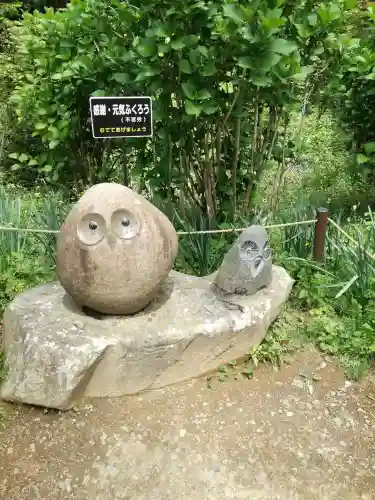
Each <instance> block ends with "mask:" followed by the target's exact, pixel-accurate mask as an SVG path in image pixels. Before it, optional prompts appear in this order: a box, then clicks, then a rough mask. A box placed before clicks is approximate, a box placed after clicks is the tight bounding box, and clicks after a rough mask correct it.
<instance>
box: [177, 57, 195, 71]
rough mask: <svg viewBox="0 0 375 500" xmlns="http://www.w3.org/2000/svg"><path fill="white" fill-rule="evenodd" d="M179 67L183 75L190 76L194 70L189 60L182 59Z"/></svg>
mask: <svg viewBox="0 0 375 500" xmlns="http://www.w3.org/2000/svg"><path fill="white" fill-rule="evenodd" d="M178 67H179V68H180V71H181V73H186V74H188V75H190V74H191V73H192V72H193V70H192V69H191V65H190V63H189V61H188V60H187V59H181V61H180V62H179V65H178Z"/></svg>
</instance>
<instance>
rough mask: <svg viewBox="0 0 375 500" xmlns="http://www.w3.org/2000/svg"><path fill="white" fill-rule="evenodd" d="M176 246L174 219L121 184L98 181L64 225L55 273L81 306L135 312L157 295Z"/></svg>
mask: <svg viewBox="0 0 375 500" xmlns="http://www.w3.org/2000/svg"><path fill="white" fill-rule="evenodd" d="M177 250H178V240H177V234H176V231H175V229H174V227H173V225H172V223H171V222H170V221H169V219H168V218H167V217H166V216H165V215H164V214H163V213H162V212H160V210H158V209H157V208H156V207H155V206H154V205H152V204H151V203H150V202H149V201H147V200H146V199H145V198H143V197H142V196H140V195H138V194H137V193H135V192H134V191H132V190H131V189H129V188H127V187H125V186H122V185H120V184H114V183H104V184H97V185H95V186H93V187H91V188H90V189H88V190H87V191H86V192H85V193H84V195H83V196H82V198H81V199H80V200H79V201H78V203H77V204H76V205H75V206H74V207H73V208H72V210H71V212H70V213H69V215H68V216H67V218H66V220H65V222H64V224H63V225H62V227H61V231H60V234H59V237H58V241H57V273H58V276H59V279H60V282H61V284H62V286H63V287H64V288H65V290H66V291H67V292H68V294H69V295H70V296H71V297H73V299H74V300H75V301H76V302H77V303H78V304H80V305H81V306H86V307H88V308H91V309H93V310H96V311H98V312H101V313H104V314H117V315H122V314H134V313H136V312H139V311H140V310H142V309H143V308H144V307H146V306H147V304H149V303H150V302H151V300H152V299H153V298H154V297H155V295H156V293H157V291H158V290H159V288H160V286H161V284H162V283H163V282H164V280H165V279H166V278H167V276H168V273H169V271H170V270H171V268H172V267H173V263H174V260H175V258H176V255H177Z"/></svg>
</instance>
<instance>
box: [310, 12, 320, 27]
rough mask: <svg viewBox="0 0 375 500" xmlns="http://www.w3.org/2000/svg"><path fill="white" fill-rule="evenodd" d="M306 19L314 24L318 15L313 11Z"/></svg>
mask: <svg viewBox="0 0 375 500" xmlns="http://www.w3.org/2000/svg"><path fill="white" fill-rule="evenodd" d="M307 19H308V21H309V23H310V25H311V26H315V25H316V23H317V22H318V16H317V15H316V14H315V12H313V13H312V14H310V15H309V16H307Z"/></svg>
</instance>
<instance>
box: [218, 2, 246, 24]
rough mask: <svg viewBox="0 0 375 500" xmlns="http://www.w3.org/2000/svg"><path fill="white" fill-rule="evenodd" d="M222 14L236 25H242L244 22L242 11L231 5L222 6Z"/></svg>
mask: <svg viewBox="0 0 375 500" xmlns="http://www.w3.org/2000/svg"><path fill="white" fill-rule="evenodd" d="M223 12H224V16H226V17H229V18H230V19H232V21H235V22H237V23H243V22H245V21H246V17H245V16H244V13H243V11H242V10H241V9H239V8H238V7H236V6H235V5H234V4H232V3H231V4H226V5H224V7H223Z"/></svg>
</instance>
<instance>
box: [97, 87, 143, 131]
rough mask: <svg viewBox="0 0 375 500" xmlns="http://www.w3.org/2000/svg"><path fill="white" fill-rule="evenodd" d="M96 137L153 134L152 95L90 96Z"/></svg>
mask: <svg viewBox="0 0 375 500" xmlns="http://www.w3.org/2000/svg"><path fill="white" fill-rule="evenodd" d="M90 112H91V123H92V135H93V136H94V138H95V139H110V138H111V139H114V138H117V137H151V136H152V99H151V97H143V96H142V97H90Z"/></svg>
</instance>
